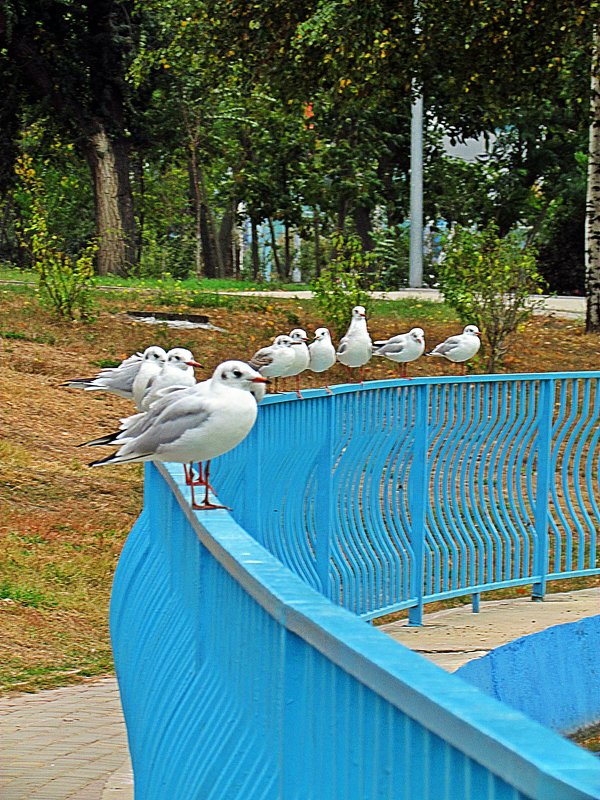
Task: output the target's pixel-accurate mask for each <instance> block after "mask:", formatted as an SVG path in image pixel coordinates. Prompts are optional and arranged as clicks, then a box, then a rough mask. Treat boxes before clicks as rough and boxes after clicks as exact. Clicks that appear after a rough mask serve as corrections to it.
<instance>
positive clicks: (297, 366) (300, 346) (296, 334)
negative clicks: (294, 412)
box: [288, 328, 310, 400]
mask: <svg viewBox="0 0 600 800" xmlns="http://www.w3.org/2000/svg"><path fill="white" fill-rule="evenodd" d="M290 339H291V340H292V342H293V343H294V344H295V345H296V346H295V347H294V349H293V350H292V352H293V354H294V364H293V366H292V368H291V370H292V371H290V372H289V373H288V375H289V377H290V378H293V377H295V378H296V394H297V395H298V397H299V398H300V400H302V395H301V393H300V373H301V372H304V370H306V369H308V365H309V362H310V353H309V352H308V347H307V345H306V343H307V342H308V336H307V335H306V331H305V330H303V329H302V328H294V330H293V331H292V332H291V333H290Z"/></svg>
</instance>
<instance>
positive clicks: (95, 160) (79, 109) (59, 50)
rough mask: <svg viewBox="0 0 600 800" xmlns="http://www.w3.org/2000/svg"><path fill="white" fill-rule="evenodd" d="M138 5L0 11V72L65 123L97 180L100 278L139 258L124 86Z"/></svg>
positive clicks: (26, 4)
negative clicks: (133, 17)
mask: <svg viewBox="0 0 600 800" xmlns="http://www.w3.org/2000/svg"><path fill="white" fill-rule="evenodd" d="M132 11H133V0H87V2H74V0H48V1H47V2H41V0H10V1H9V2H7V3H5V4H4V5H3V8H2V10H0V46H1V49H0V53H1V55H0V69H1V72H2V77H3V83H4V85H8V86H11V87H16V91H17V92H18V94H19V103H14V102H13V103H12V104H11V106H10V107H9V106H7V104H4V107H3V109H2V111H3V112H4V113H3V116H4V117H5V118H6V119H7V120H8V121H11V120H14V115H15V114H17V113H19V112H20V110H21V109H22V107H23V103H24V102H25V101H28V102H29V103H32V104H35V105H36V106H37V108H38V109H40V112H41V113H45V114H49V115H51V116H52V118H53V119H54V120H56V121H57V122H58V123H60V124H61V125H62V126H63V128H64V130H66V131H67V132H68V134H69V135H70V136H71V137H72V139H73V140H74V141H75V143H76V145H77V147H78V148H79V150H80V152H81V153H82V154H83V155H84V157H85V159H86V160H87V163H88V165H89V169H90V172H91V176H92V184H93V189H94V200H95V211H96V225H97V235H98V247H99V249H98V254H97V266H98V271H99V272H100V274H105V273H107V272H116V273H120V274H125V273H126V272H127V271H128V269H129V267H130V266H131V264H133V262H134V260H135V235H134V210H133V199H132V192H131V186H130V152H131V146H132V128H133V98H132V96H131V87H130V85H129V84H128V83H127V81H126V73H127V69H128V62H129V59H130V58H131V54H132V49H133V45H134V38H135V37H134V31H133V29H132V26H131V14H132Z"/></svg>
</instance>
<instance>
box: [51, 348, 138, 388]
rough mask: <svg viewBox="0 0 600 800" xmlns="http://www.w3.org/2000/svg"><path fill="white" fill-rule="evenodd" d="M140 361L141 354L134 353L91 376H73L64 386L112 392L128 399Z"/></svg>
mask: <svg viewBox="0 0 600 800" xmlns="http://www.w3.org/2000/svg"><path fill="white" fill-rule="evenodd" d="M142 361H143V357H142V354H141V353H134V354H133V355H132V356H129V358H126V359H125V361H123V362H122V363H121V364H119V366H118V367H105V368H104V369H101V370H100V372H99V373H98V374H97V375H95V376H94V377H93V378H75V379H74V380H71V381H67V383H66V384H65V386H69V387H70V388H73V389H87V390H88V391H93V390H96V391H104V392H112V393H113V394H118V395H119V396H121V397H126V398H128V399H129V398H131V395H132V392H133V382H134V380H135V377H136V375H137V374H138V372H139V369H140V367H141V365H142Z"/></svg>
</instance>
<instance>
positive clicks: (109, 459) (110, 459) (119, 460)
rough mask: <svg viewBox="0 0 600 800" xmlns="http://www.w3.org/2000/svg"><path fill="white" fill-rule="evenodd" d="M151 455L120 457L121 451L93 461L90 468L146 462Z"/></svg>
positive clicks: (89, 465) (139, 454)
mask: <svg viewBox="0 0 600 800" xmlns="http://www.w3.org/2000/svg"><path fill="white" fill-rule="evenodd" d="M150 455H152V454H151V453H134V454H133V455H130V456H120V455H119V451H118V450H117V452H116V453H112V454H111V455H110V456H106V458H99V459H98V461H91V462H90V463H89V464H88V467H101V466H102V465H103V464H127V463H128V462H130V461H145V460H146V459H147V458H148V456H150Z"/></svg>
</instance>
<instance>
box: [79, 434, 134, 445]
mask: <svg viewBox="0 0 600 800" xmlns="http://www.w3.org/2000/svg"><path fill="white" fill-rule="evenodd" d="M121 433H123V431H116V433H107V434H106V436H98V438H97V439H90V441H89V442H82V443H81V444H78V445H77V447H100V446H101V445H106V444H112V443H113V442H114V441H115V439H117V437H118V436H119V435H120V434H121Z"/></svg>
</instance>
